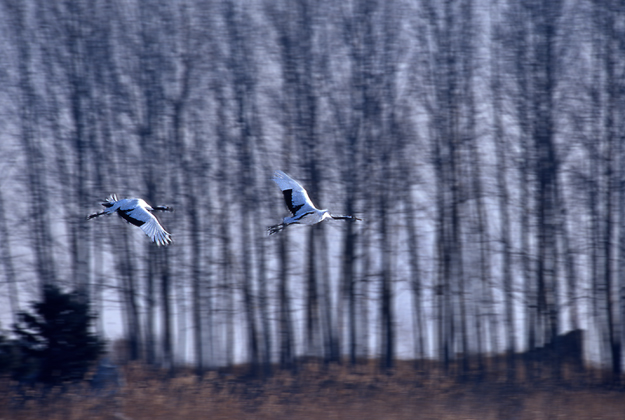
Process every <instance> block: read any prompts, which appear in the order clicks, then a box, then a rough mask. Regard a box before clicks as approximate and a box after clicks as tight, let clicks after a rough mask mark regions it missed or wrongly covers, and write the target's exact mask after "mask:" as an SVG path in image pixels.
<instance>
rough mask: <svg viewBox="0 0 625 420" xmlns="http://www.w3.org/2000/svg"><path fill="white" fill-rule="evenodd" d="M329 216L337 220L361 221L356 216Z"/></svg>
mask: <svg viewBox="0 0 625 420" xmlns="http://www.w3.org/2000/svg"><path fill="white" fill-rule="evenodd" d="M330 217H332V218H333V219H337V220H359V221H361V222H362V219H359V218H358V217H356V216H335V215H333V214H332V215H330Z"/></svg>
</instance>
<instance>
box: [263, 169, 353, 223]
mask: <svg viewBox="0 0 625 420" xmlns="http://www.w3.org/2000/svg"><path fill="white" fill-rule="evenodd" d="M272 180H273V181H274V182H275V183H276V184H277V185H278V187H280V189H281V190H282V194H283V195H284V202H285V204H286V206H287V207H288V209H289V211H290V212H291V214H292V216H287V217H285V218H284V219H283V220H282V223H281V224H279V225H274V226H270V227H269V228H268V231H269V234H270V235H271V234H274V233H276V232H279V231H281V230H282V229H284V228H285V227H287V226H288V225H292V224H303V225H314V224H317V223H320V222H322V221H324V220H325V219H346V220H361V219H359V218H357V217H354V216H335V215H332V214H330V212H329V211H328V210H327V209H318V208H317V207H315V205H314V204H313V203H312V201H311V199H310V197H309V196H308V193H307V192H306V190H305V189H304V187H302V185H301V184H300V183H299V182H297V181H296V180H294V179H293V178H291V177H290V176H288V175H287V174H285V173H284V172H282V171H275V172H274V174H273V177H272Z"/></svg>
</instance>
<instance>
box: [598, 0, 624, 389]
mask: <svg viewBox="0 0 625 420" xmlns="http://www.w3.org/2000/svg"><path fill="white" fill-rule="evenodd" d="M608 4H610V6H613V7H609V8H608V9H607V10H605V11H603V13H602V18H603V19H601V22H602V23H603V25H602V27H603V29H604V31H605V35H604V37H605V41H604V45H605V47H604V48H605V49H604V50H603V60H604V70H605V85H606V88H607V89H606V96H607V97H606V104H605V105H606V106H605V113H604V116H603V118H604V121H603V126H604V132H605V143H606V144H605V148H606V151H605V159H604V162H602V163H603V165H604V176H603V179H604V182H605V185H604V188H605V204H604V205H605V218H604V220H603V222H604V231H603V244H602V246H603V254H604V256H605V264H604V268H603V270H604V290H605V301H606V320H607V325H606V328H607V330H608V343H609V349H610V361H611V367H612V380H613V381H614V382H620V377H621V374H622V357H623V355H622V349H621V334H620V331H619V330H620V328H622V326H621V325H619V323H618V303H617V302H618V296H619V294H618V290H617V289H616V288H615V287H614V284H615V280H614V277H615V275H614V269H613V267H614V245H613V244H614V242H615V240H614V237H613V235H614V232H616V226H615V223H614V210H615V204H614V202H615V199H614V196H615V195H616V191H617V187H616V185H617V184H616V182H615V181H616V179H617V178H616V175H615V174H616V173H617V172H616V170H615V167H614V160H615V159H614V156H615V153H616V151H617V149H616V145H615V143H616V141H617V131H616V130H617V128H616V123H615V120H616V117H617V115H618V114H617V111H618V107H619V105H617V104H618V98H617V94H619V93H620V90H619V89H618V87H622V85H623V83H622V81H619V82H618V84H617V77H618V76H617V74H616V72H617V69H616V65H615V61H616V55H617V49H616V44H617V43H620V42H621V41H620V40H619V38H617V35H616V24H615V19H614V11H615V9H616V7H615V6H616V4H617V2H614V3H612V2H608ZM619 4H620V3H619ZM596 7H601V6H596ZM620 12H621V13H620V16H619V17H621V18H622V17H623V15H624V14H623V6H622V5H621V10H620ZM621 45H622V44H621ZM619 85H620V86H619ZM621 140H622V138H621ZM620 189H621V190H622V188H620Z"/></svg>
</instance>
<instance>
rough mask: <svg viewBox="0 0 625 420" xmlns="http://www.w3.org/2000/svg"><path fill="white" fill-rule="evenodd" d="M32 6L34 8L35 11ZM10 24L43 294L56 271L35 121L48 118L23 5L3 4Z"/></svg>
mask: <svg viewBox="0 0 625 420" xmlns="http://www.w3.org/2000/svg"><path fill="white" fill-rule="evenodd" d="M39 7H40V6H39V5H38V4H35V8H37V9H38V8H39ZM6 9H7V10H9V12H10V13H11V18H12V19H11V21H12V22H13V30H14V34H13V36H14V38H13V40H14V42H15V45H16V46H17V60H18V63H17V69H18V86H19V88H18V89H19V90H18V92H19V98H18V100H17V101H16V103H17V104H18V105H17V107H18V118H19V122H18V123H19V130H20V142H21V146H22V150H23V153H24V157H25V159H26V161H25V168H26V177H27V186H28V193H29V199H30V206H29V210H30V211H29V215H28V216H29V219H30V224H31V226H32V228H31V229H30V235H31V236H30V238H29V239H30V240H31V247H32V250H33V252H34V256H35V270H36V272H37V276H38V281H39V284H38V287H39V289H40V291H41V293H43V289H44V287H45V286H47V285H53V284H56V269H55V264H54V258H53V255H52V248H53V247H52V246H51V244H53V240H52V238H53V237H52V234H51V232H50V220H49V216H48V208H49V199H48V191H49V186H48V182H47V178H46V165H45V150H44V148H43V147H42V146H43V143H42V141H41V140H40V134H39V133H38V130H37V127H38V119H39V118H42V117H43V116H46V115H48V111H47V110H46V109H45V102H43V98H41V97H40V96H39V95H38V94H37V92H36V88H35V81H34V79H35V71H36V70H35V69H34V68H33V65H34V64H33V60H34V56H35V55H36V54H37V51H36V48H37V42H38V41H39V39H38V37H37V31H36V30H34V31H33V30H32V29H31V28H30V27H29V22H28V20H27V19H28V10H27V7H26V5H24V4H17V3H14V4H7V5H6Z"/></svg>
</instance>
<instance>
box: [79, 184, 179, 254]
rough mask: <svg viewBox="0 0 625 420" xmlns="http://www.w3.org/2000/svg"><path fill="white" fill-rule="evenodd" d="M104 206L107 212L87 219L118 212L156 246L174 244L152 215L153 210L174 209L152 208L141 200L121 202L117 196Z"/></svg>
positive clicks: (107, 201) (113, 195)
mask: <svg viewBox="0 0 625 420" xmlns="http://www.w3.org/2000/svg"><path fill="white" fill-rule="evenodd" d="M102 205H103V206H104V207H106V210H104V211H101V212H99V213H94V214H91V215H89V216H87V219H93V218H94V217H98V216H102V215H103V214H113V213H115V212H117V214H119V216H120V217H122V218H123V219H124V220H126V221H127V222H128V223H132V224H133V225H135V226H139V227H140V228H141V230H143V231H144V232H145V234H146V235H148V236H149V237H150V239H151V240H152V242H155V243H156V245H169V244H170V243H171V242H172V239H171V235H170V234H169V233H167V231H165V229H163V226H161V224H160V223H159V222H158V219H157V218H156V217H155V216H154V215H153V214H152V213H150V212H151V211H153V210H161V211H173V209H172V208H170V207H166V206H157V207H152V206H150V205H149V204H148V203H146V202H145V201H144V200H142V199H141V198H124V199H122V200H119V199H118V198H117V195H115V194H112V195H111V196H110V197H109V198H107V199H106V201H103V202H102Z"/></svg>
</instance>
